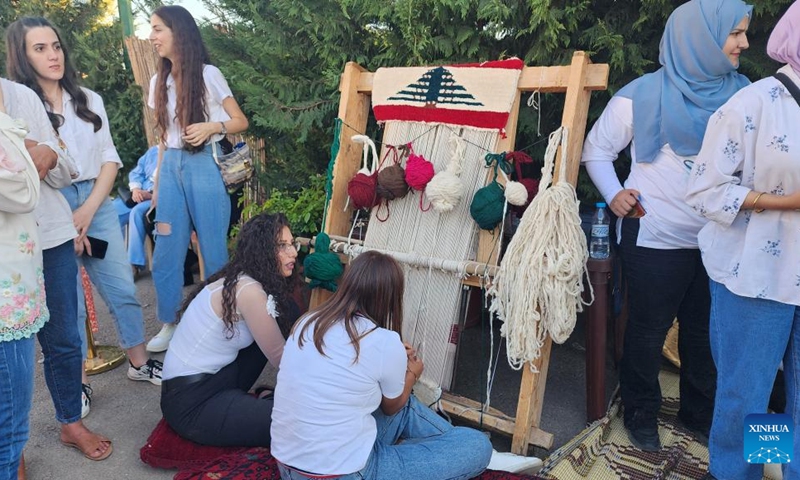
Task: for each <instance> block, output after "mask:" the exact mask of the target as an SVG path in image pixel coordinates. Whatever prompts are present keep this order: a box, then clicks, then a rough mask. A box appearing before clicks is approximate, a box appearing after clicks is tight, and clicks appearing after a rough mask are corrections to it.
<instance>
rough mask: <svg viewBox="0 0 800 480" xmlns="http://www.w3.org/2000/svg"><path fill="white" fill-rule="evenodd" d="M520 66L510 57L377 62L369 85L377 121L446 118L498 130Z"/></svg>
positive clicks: (441, 120) (454, 122) (505, 116)
mask: <svg viewBox="0 0 800 480" xmlns="http://www.w3.org/2000/svg"><path fill="white" fill-rule="evenodd" d="M523 66H524V64H523V62H522V60H520V59H518V58H512V59H509V60H500V61H495V62H485V63H481V64H476V63H473V64H462V65H450V66H441V67H398V68H379V69H378V71H377V72H375V79H374V82H373V86H372V105H373V107H372V108H373V111H374V112H375V118H376V119H377V120H378V122H386V121H389V120H399V121H405V122H424V123H445V124H450V125H459V126H465V127H473V128H480V129H489V130H498V131H502V130H503V129H504V128H505V126H506V121H507V120H508V115H509V113H510V112H511V106H512V105H513V103H514V99H515V98H516V95H517V83H518V82H519V76H520V74H521V73H522V67H523Z"/></svg>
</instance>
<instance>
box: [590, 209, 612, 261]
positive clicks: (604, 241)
mask: <svg viewBox="0 0 800 480" xmlns="http://www.w3.org/2000/svg"><path fill="white" fill-rule="evenodd" d="M595 206H596V207H597V210H595V212H594V216H593V217H592V238H591V240H590V241H589V256H590V257H591V258H598V259H604V258H608V256H609V254H610V253H611V246H610V244H609V242H608V224H609V217H608V212H606V204H605V203H603V202H598V203H597V204H595Z"/></svg>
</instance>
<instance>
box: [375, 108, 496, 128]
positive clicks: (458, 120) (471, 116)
mask: <svg viewBox="0 0 800 480" xmlns="http://www.w3.org/2000/svg"><path fill="white" fill-rule="evenodd" d="M373 111H374V112H375V119H377V120H378V121H379V122H385V121H387V120H400V121H406V122H425V123H449V124H452V125H464V126H469V127H476V128H490V129H497V130H502V129H503V128H505V126H506V122H507V121H508V112H482V111H475V110H450V109H446V108H431V107H412V106H409V105H375V106H374V107H373Z"/></svg>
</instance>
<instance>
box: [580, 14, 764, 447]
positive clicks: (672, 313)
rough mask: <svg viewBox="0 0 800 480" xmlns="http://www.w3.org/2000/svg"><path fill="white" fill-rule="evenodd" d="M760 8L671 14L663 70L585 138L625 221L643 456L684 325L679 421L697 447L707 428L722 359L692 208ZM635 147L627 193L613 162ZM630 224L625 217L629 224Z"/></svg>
mask: <svg viewBox="0 0 800 480" xmlns="http://www.w3.org/2000/svg"><path fill="white" fill-rule="evenodd" d="M751 11H752V7H750V6H748V5H746V4H745V3H744V2H742V1H741V0H691V1H689V2H686V3H684V4H683V5H681V6H680V7H678V8H677V9H675V11H674V12H673V13H672V15H670V17H669V20H668V21H667V25H666V28H665V30H664V35H663V37H662V40H661V52H660V55H659V61H660V63H661V65H662V68H660V69H659V70H657V71H656V72H653V73H650V74H647V75H644V76H642V77H640V78H638V79H636V80H634V81H633V82H631V83H630V84H628V85H627V86H626V87H624V88H623V89H622V90H620V92H619V93H617V95H615V96H614V98H612V99H611V101H610V102H609V104H608V106H607V107H606V110H605V111H604V112H603V114H602V115H601V116H600V118H599V120H598V121H597V123H595V125H594V127H593V128H592V130H591V132H590V133H589V135H588V136H587V138H586V145H585V146H584V149H583V158H582V162H583V163H584V164H585V166H586V169H587V171H588V173H589V175H590V176H591V178H592V181H593V182H594V184H595V185H596V186H597V188H598V190H599V191H600V193H601V194H602V195H603V197H604V198H605V199H606V202H607V203H608V204H609V206H610V207H611V210H612V211H613V212H614V213H615V214H616V215H617V216H619V217H620V221H619V222H618V224H617V232H618V239H619V252H620V257H621V259H622V269H623V275H624V277H625V280H626V283H627V289H628V306H629V312H630V316H629V320H628V324H627V326H626V330H625V339H624V349H623V356H622V361H621V365H620V391H621V395H622V403H623V406H624V409H625V418H624V420H625V427H626V428H627V430H628V436H629V438H630V439H631V441H632V443H633V444H634V445H636V446H637V447H638V448H641V449H643V450H650V451H655V450H659V449H660V448H661V444H660V441H659V435H658V421H657V415H658V411H659V409H660V406H661V389H660V386H659V383H658V372H659V370H660V367H661V349H662V346H663V345H664V339H665V337H666V334H667V331H668V330H669V328H670V327H671V326H672V323H673V320H674V319H675V318H676V317H677V318H678V321H679V322H680V337H679V341H678V348H679V351H680V356H681V381H680V396H681V406H680V410H679V412H678V418H679V419H680V420H681V421H682V422H683V424H684V426H685V427H686V428H688V429H689V430H690V431H691V432H693V433H694V434H695V435H696V436H697V437H698V438H699V439H701V440H704V439H705V438H706V437H707V435H708V431H709V429H710V426H711V417H712V412H713V400H714V375H715V371H714V363H713V360H712V358H711V352H710V347H709V340H708V314H709V302H710V297H709V292H708V276H707V275H706V272H705V270H704V269H703V264H702V260H701V258H700V253H699V251H698V249H697V232H698V231H699V230H700V228H701V227H702V226H703V224H704V223H705V220H704V219H703V218H702V217H701V216H700V215H698V214H697V213H695V212H694V211H693V210H692V209H691V207H689V206H688V205H687V204H686V202H685V200H684V193H685V186H686V182H687V180H688V177H689V171H690V169H691V166H692V162H693V160H694V156H695V155H696V154H697V152H698V151H699V150H700V145H701V142H702V139H703V133H704V131H705V126H706V122H707V120H708V117H709V116H710V115H711V114H712V113H713V112H714V111H715V110H716V109H717V108H719V107H720V106H721V105H722V104H723V103H725V102H726V101H727V100H728V99H729V98H730V97H731V95H733V94H734V93H736V91H738V90H739V89H740V88H742V87H743V86H745V85H747V84H749V81H748V80H747V78H745V77H744V76H742V75H739V74H738V73H737V71H736V69H737V67H738V66H739V55H740V53H741V52H742V51H743V50H745V49H746V48H748V42H747V35H746V32H747V28H748V25H749V21H750V15H751ZM629 145H630V156H631V158H632V162H631V172H630V176H629V177H628V179H627V180H626V181H625V186H624V187H623V186H622V184H621V183H620V180H619V178H618V177H617V175H616V173H615V171H614V167H613V163H612V162H613V161H614V160H616V159H617V156H618V154H619V152H620V151H622V150H623V149H625V148H626V147H628V146H629ZM623 217H625V218H623Z"/></svg>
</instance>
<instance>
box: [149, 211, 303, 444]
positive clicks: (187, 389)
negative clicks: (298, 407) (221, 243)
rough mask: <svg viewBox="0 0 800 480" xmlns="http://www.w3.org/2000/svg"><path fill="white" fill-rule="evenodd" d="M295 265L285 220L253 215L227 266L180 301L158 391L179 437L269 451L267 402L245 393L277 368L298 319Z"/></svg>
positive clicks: (269, 418)
mask: <svg viewBox="0 0 800 480" xmlns="http://www.w3.org/2000/svg"><path fill="white" fill-rule="evenodd" d="M296 258H297V250H296V249H295V246H294V243H293V241H292V233H291V231H290V230H289V225H288V223H287V220H286V217H285V216H283V215H282V214H277V215H267V214H262V215H258V216H256V217H254V218H252V219H251V220H249V221H248V222H247V223H246V224H245V225H244V226H243V227H242V230H241V232H240V233H239V237H238V239H237V242H236V249H235V251H234V253H233V256H232V259H231V261H230V262H228V263H227V264H226V265H225V266H224V267H223V268H222V269H221V270H220V271H219V272H217V273H216V274H214V275H212V276H211V277H210V278H209V279H208V280H206V281H205V282H203V283H202V284H201V285H199V286H198V287H197V288H196V289H195V291H194V292H193V293H192V294H191V295H189V297H188V298H187V299H186V300H185V301H184V303H183V306H182V308H181V309H180V311H179V312H178V322H179V323H178V326H177V329H176V330H175V335H174V337H173V338H172V341H171V343H170V348H169V350H168V351H167V355H166V357H165V359H164V370H163V377H162V380H163V383H162V390H161V411H162V412H163V414H164V419H165V420H166V421H167V423H168V424H169V425H170V427H172V429H173V430H175V431H176V432H177V433H178V434H179V435H180V436H182V437H184V438H186V439H189V440H192V441H193V442H197V443H200V444H203V445H214V446H262V447H266V446H269V444H270V422H271V415H272V405H273V401H272V398H271V396H270V397H267V398H256V397H255V396H253V395H250V394H249V393H248V391H249V390H250V389H251V388H252V386H253V384H254V383H255V381H256V379H258V376H259V375H260V374H261V371H262V370H263V369H264V366H265V365H266V363H267V361H269V362H270V363H272V364H273V365H274V366H275V367H278V366H279V365H280V361H281V356H282V354H283V346H284V338H285V336H286V335H287V333H288V331H289V329H290V328H291V326H292V324H293V323H294V320H295V319H296V318H297V307H296V305H294V303H293V301H292V297H291V292H292V289H293V286H294V285H295V283H296V278H295V275H294V271H295V270H294V266H295V260H296Z"/></svg>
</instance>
